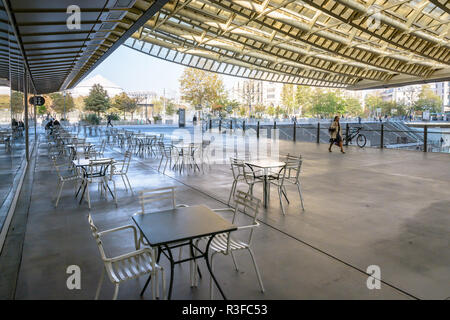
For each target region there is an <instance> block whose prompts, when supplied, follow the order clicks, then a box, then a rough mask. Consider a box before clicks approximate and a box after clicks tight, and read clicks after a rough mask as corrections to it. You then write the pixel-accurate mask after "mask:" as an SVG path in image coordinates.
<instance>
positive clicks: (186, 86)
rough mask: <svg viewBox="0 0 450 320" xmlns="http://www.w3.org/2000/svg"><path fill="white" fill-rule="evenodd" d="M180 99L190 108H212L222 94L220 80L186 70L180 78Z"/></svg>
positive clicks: (214, 75) (201, 72)
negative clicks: (190, 106)
mask: <svg viewBox="0 0 450 320" xmlns="http://www.w3.org/2000/svg"><path fill="white" fill-rule="evenodd" d="M179 81H180V91H181V96H182V99H183V100H185V101H186V102H189V103H190V104H191V105H192V106H195V107H196V106H201V107H204V106H212V105H213V103H214V102H216V101H217V100H219V98H220V97H221V96H222V95H223V94H224V85H223V81H222V79H221V78H220V77H219V76H218V75H217V74H216V73H211V72H207V71H203V70H199V69H194V68H186V69H184V71H183V74H182V75H181V78H180V80H179Z"/></svg>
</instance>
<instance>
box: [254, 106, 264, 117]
mask: <svg viewBox="0 0 450 320" xmlns="http://www.w3.org/2000/svg"><path fill="white" fill-rule="evenodd" d="M265 111H266V106H265V105H262V104H257V105H256V106H255V113H256V116H257V118H261V117H262V115H263V113H264V112H265Z"/></svg>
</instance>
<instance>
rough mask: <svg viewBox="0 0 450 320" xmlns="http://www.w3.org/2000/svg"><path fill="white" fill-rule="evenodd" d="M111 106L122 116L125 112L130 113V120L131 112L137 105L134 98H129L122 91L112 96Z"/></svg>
mask: <svg viewBox="0 0 450 320" xmlns="http://www.w3.org/2000/svg"><path fill="white" fill-rule="evenodd" d="M112 107H113V108H115V109H117V110H120V111H121V112H122V113H123V116H124V118H125V115H126V113H127V112H129V113H131V120H133V114H134V112H135V111H136V109H137V108H138V105H137V102H136V99H133V98H130V97H129V96H128V95H127V94H126V93H125V92H122V93H119V94H117V95H115V96H114V99H113V103H112Z"/></svg>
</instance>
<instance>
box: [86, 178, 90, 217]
mask: <svg viewBox="0 0 450 320" xmlns="http://www.w3.org/2000/svg"><path fill="white" fill-rule="evenodd" d="M86 198H87V202H88V208H89V210H90V209H91V196H90V194H89V182H86Z"/></svg>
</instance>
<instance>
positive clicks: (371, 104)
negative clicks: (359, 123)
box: [364, 94, 383, 115]
mask: <svg viewBox="0 0 450 320" xmlns="http://www.w3.org/2000/svg"><path fill="white" fill-rule="evenodd" d="M364 102H365V104H366V108H367V109H368V110H369V112H370V113H371V114H373V115H375V114H376V112H377V108H381V105H382V104H383V99H382V98H381V96H380V95H379V94H372V95H367V96H366V98H365V101H364Z"/></svg>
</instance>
